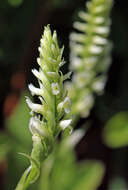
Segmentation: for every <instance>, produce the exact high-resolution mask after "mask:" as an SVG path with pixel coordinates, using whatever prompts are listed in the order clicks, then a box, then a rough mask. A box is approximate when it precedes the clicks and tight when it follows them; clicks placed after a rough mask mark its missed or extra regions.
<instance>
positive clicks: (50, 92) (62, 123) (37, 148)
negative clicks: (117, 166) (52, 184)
mask: <svg viewBox="0 0 128 190" xmlns="http://www.w3.org/2000/svg"><path fill="white" fill-rule="evenodd" d="M63 49H64V48H61V49H60V48H59V46H58V42H57V35H56V32H55V31H54V33H53V35H52V33H51V30H50V28H49V26H47V27H45V29H44V34H43V36H42V38H41V40H40V47H39V53H40V57H39V58H38V59H37V63H38V64H39V70H36V69H33V70H32V73H33V74H34V75H35V77H36V78H37V79H38V83H39V87H35V86H34V85H33V84H30V85H29V90H30V91H31V94H32V95H37V96H38V99H39V101H40V103H38V104H37V103H33V102H32V101H31V100H30V99H29V98H28V97H27V98H26V102H27V104H28V106H29V108H30V109H31V115H32V117H31V119H30V123H29V129H30V131H31V133H32V140H33V149H32V153H31V156H28V155H24V156H27V157H28V158H29V159H30V161H31V166H30V167H29V168H28V169H27V170H26V171H25V173H24V174H23V176H22V178H21V180H20V182H19V184H18V186H17V188H16V190H21V189H22V190H24V189H26V188H27V187H28V186H29V184H31V183H33V182H34V181H35V180H36V179H37V178H38V176H39V174H40V167H41V162H42V161H43V160H44V159H45V158H47V156H48V155H49V154H50V153H51V151H52V149H53V146H54V144H55V140H56V138H57V137H58V135H59V133H60V132H61V131H64V130H65V129H66V128H69V129H70V128H71V126H70V124H71V121H72V120H71V118H68V117H67V116H66V115H67V113H69V112H70V106H71V101H70V98H69V97H68V96H67V92H66V91H65V92H64V89H63V81H64V80H65V79H66V78H67V77H69V74H67V75H65V76H63V74H62V72H60V67H61V66H62V65H63V64H64V60H63V59H62V53H63ZM65 117H66V119H64V118H65ZM62 118H63V119H62Z"/></svg>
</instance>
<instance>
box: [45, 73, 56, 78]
mask: <svg viewBox="0 0 128 190" xmlns="http://www.w3.org/2000/svg"><path fill="white" fill-rule="evenodd" d="M47 74H48V76H49V77H52V78H54V77H56V73H55V72H47Z"/></svg>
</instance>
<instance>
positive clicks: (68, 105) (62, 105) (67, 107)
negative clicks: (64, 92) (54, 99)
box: [57, 96, 71, 113]
mask: <svg viewBox="0 0 128 190" xmlns="http://www.w3.org/2000/svg"><path fill="white" fill-rule="evenodd" d="M62 108H63V109H64V111H65V113H69V112H70V111H71V100H70V98H69V97H68V96H67V97H66V98H65V99H64V101H63V102H61V103H59V105H58V108H57V109H58V111H59V110H62Z"/></svg>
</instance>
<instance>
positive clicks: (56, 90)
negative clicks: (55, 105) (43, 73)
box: [51, 83, 60, 95]
mask: <svg viewBox="0 0 128 190" xmlns="http://www.w3.org/2000/svg"><path fill="white" fill-rule="evenodd" d="M51 87H52V93H53V94H54V95H57V94H59V93H60V89H59V84H58V83H52V84H51Z"/></svg>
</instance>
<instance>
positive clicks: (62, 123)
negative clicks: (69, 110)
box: [60, 119, 72, 130]
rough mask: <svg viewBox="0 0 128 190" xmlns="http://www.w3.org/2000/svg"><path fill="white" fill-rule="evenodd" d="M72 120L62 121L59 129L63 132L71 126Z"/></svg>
mask: <svg viewBox="0 0 128 190" xmlns="http://www.w3.org/2000/svg"><path fill="white" fill-rule="evenodd" d="M71 122H72V120H71V119H68V120H63V121H61V122H60V127H61V128H62V129H63V130H65V129H66V128H67V127H68V126H69V125H70V124H71Z"/></svg>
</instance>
